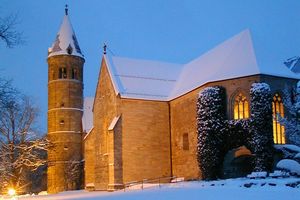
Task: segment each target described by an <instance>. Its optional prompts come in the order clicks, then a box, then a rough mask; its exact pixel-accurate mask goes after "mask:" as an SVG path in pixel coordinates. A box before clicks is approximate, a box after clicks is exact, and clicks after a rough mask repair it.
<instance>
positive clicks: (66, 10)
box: [65, 4, 69, 15]
mask: <svg viewBox="0 0 300 200" xmlns="http://www.w3.org/2000/svg"><path fill="white" fill-rule="evenodd" d="M68 11H69V8H68V4H66V5H65V14H66V15H68Z"/></svg>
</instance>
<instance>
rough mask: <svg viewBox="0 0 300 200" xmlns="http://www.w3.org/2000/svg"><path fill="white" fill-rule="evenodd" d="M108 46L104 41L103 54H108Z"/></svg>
mask: <svg viewBox="0 0 300 200" xmlns="http://www.w3.org/2000/svg"><path fill="white" fill-rule="evenodd" d="M106 48H107V45H106V44H105V43H104V45H103V54H106Z"/></svg>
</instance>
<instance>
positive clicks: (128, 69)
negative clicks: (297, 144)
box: [104, 55, 182, 100]
mask: <svg viewBox="0 0 300 200" xmlns="http://www.w3.org/2000/svg"><path fill="white" fill-rule="evenodd" d="M104 59H105V60H106V63H107V66H108V68H109V73H110V75H111V78H112V80H113V85H114V88H115V91H116V93H120V95H121V96H122V97H126V98H137V99H153V100H168V98H169V96H170V93H171V91H172V89H173V87H174V85H175V83H176V81H177V78H178V76H179V74H180V72H181V70H182V65H179V64H172V63H165V62H157V61H149V60H138V59H130V58H122V57H111V56H107V55H105V56H104Z"/></svg>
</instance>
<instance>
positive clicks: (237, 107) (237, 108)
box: [233, 93, 249, 119]
mask: <svg viewBox="0 0 300 200" xmlns="http://www.w3.org/2000/svg"><path fill="white" fill-rule="evenodd" d="M233 118H234V119H245V118H249V103H248V101H247V98H246V97H245V95H243V94H242V93H239V94H238V95H237V96H236V97H235V98H234V116H233Z"/></svg>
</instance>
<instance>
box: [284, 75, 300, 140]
mask: <svg viewBox="0 0 300 200" xmlns="http://www.w3.org/2000/svg"><path fill="white" fill-rule="evenodd" d="M283 103H284V106H285V107H286V109H287V111H288V113H289V115H287V116H286V117H284V118H281V117H280V116H279V119H280V123H281V124H282V125H284V128H285V133H286V137H287V139H288V141H289V142H291V143H293V144H295V145H298V146H300V81H299V82H298V84H297V88H296V90H293V91H292V94H291V93H290V92H289V91H288V90H287V89H286V90H285V92H284V101H283Z"/></svg>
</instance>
